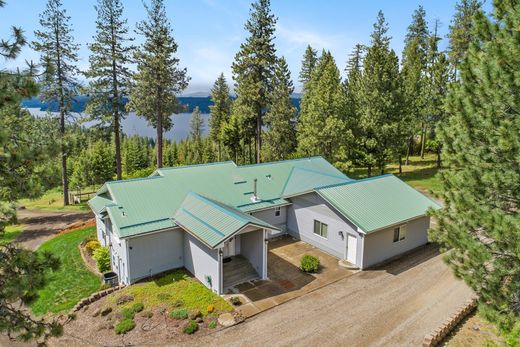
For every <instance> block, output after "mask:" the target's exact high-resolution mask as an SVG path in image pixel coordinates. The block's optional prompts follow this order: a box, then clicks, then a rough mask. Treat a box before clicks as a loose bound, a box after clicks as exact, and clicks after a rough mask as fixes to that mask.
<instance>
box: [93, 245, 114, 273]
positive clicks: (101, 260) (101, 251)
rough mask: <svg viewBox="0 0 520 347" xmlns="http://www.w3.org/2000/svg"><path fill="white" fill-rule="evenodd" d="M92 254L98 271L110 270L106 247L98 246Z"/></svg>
mask: <svg viewBox="0 0 520 347" xmlns="http://www.w3.org/2000/svg"><path fill="white" fill-rule="evenodd" d="M92 254H93V255H92V257H93V258H94V260H95V261H96V264H97V267H98V270H99V272H101V273H103V272H107V271H108V270H110V251H109V249H108V247H99V248H98V249H96V250H94V252H93V253H92Z"/></svg>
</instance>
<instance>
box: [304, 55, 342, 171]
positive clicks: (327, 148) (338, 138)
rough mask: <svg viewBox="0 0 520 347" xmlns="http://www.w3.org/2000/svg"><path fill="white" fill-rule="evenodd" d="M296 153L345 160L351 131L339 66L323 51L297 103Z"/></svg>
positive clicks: (331, 159) (332, 159)
mask: <svg viewBox="0 0 520 347" xmlns="http://www.w3.org/2000/svg"><path fill="white" fill-rule="evenodd" d="M300 109H301V111H300V118H299V124H298V134H297V137H298V152H299V153H300V154H301V155H305V156H310V155H323V156H324V157H325V158H326V159H328V160H330V161H346V159H347V158H346V148H347V144H348V141H349V140H350V139H351V132H350V130H349V129H347V128H346V122H345V97H344V93H343V88H342V85H341V78H340V74H339V70H338V67H337V66H336V63H335V61H334V58H333V57H332V55H331V54H330V52H326V51H323V52H322V54H321V57H320V58H319V60H318V63H317V65H316V69H315V70H314V72H313V73H312V77H311V80H310V81H309V83H308V84H307V88H306V91H305V94H304V95H303V97H302V100H301V102H300Z"/></svg>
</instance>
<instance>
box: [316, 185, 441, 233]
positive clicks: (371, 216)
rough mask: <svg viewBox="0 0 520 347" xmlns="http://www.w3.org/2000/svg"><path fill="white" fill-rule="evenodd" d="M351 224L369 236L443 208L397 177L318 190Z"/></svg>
mask: <svg viewBox="0 0 520 347" xmlns="http://www.w3.org/2000/svg"><path fill="white" fill-rule="evenodd" d="M316 191H317V192H318V194H319V195H321V196H322V197H323V198H324V199H325V200H327V201H328V202H329V203H330V204H331V205H332V206H334V208H335V209H336V210H338V211H339V212H340V213H341V214H343V215H344V216H345V217H346V218H347V219H348V220H350V221H351V222H352V223H354V224H355V225H356V226H358V227H359V228H361V230H362V231H364V232H366V233H370V232H372V231H376V230H379V229H381V228H384V227H387V226H390V225H395V224H398V223H400V222H404V221H406V220H410V219H413V218H416V217H419V216H422V215H424V214H425V213H426V211H427V210H428V209H429V208H434V209H438V208H440V207H441V206H440V205H439V204H437V203H436V202H434V201H433V200H431V199H429V198H428V197H426V196H425V195H423V194H421V193H420V192H418V191H417V190H415V189H413V188H412V187H410V186H409V185H408V184H406V183H405V182H403V181H401V180H400V179H399V178H397V177H395V176H394V175H384V176H378V177H373V178H368V179H363V180H358V181H351V182H348V183H343V184H337V185H331V186H327V187H322V188H319V189H316Z"/></svg>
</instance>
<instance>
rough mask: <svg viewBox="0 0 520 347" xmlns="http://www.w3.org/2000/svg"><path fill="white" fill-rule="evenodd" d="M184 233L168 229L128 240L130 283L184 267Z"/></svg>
mask: <svg viewBox="0 0 520 347" xmlns="http://www.w3.org/2000/svg"><path fill="white" fill-rule="evenodd" d="M183 234H184V231H183V230H182V229H169V230H165V231H161V232H157V233H151V234H145V235H142V236H139V237H133V238H130V239H128V253H129V254H130V282H131V283H133V282H135V281H137V280H139V279H141V278H144V277H147V276H150V275H154V274H157V273H160V272H163V271H166V270H170V269H175V268H179V267H182V266H183V265H184V260H183V256H184V251H183V247H184V240H183V239H184V235H183Z"/></svg>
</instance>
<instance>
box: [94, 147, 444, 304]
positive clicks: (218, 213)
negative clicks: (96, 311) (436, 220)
mask: <svg viewBox="0 0 520 347" xmlns="http://www.w3.org/2000/svg"><path fill="white" fill-rule="evenodd" d="M89 205H90V207H91V208H92V210H93V211H94V213H95V215H96V225H97V237H98V239H99V240H100V242H101V244H102V245H104V246H108V247H110V254H111V263H112V264H111V265H112V269H113V271H114V272H116V273H117V274H118V277H119V282H121V283H125V284H131V283H134V282H136V281H138V280H140V279H143V278H147V277H150V276H152V275H154V274H157V273H160V272H163V271H166V270H170V269H174V268H181V267H184V268H186V269H187V270H189V271H190V272H191V273H192V274H193V275H194V276H195V277H196V278H198V279H199V280H200V281H201V282H202V283H204V284H205V285H206V286H207V287H208V288H210V289H212V290H213V291H214V292H216V293H219V294H220V293H223V292H224V290H225V288H227V287H229V286H230V285H232V284H236V282H237V280H240V279H237V278H233V279H228V278H227V277H226V273H225V271H224V266H223V264H224V263H225V262H227V261H229V260H230V259H232V258H233V257H234V256H238V255H240V259H242V260H243V259H245V260H247V261H246V263H247V266H249V267H250V271H249V275H248V276H247V278H244V279H243V280H249V279H252V278H253V277H256V278H261V279H267V278H268V276H269V273H268V271H267V257H268V248H267V244H268V242H269V239H270V238H272V237H275V236H279V235H282V234H289V235H291V236H293V237H295V238H297V239H301V240H303V241H304V242H307V243H309V244H312V245H314V246H315V247H318V248H319V249H321V250H323V251H324V252H327V253H329V254H331V255H333V256H335V257H337V258H338V259H340V260H341V259H343V260H346V261H348V262H350V263H351V264H353V265H355V266H357V267H359V268H360V269H365V268H367V267H370V266H373V265H374V264H377V263H380V262H382V261H384V260H386V259H388V258H391V257H394V256H396V255H399V254H401V253H403V252H406V251H409V250H411V249H413V248H416V247H418V246H421V245H423V244H425V243H426V242H427V240H428V239H427V230H428V228H429V225H430V217H429V216H428V215H426V211H427V210H428V209H429V208H434V209H435V208H439V205H438V204H436V203H435V202H434V201H432V200H431V199H429V198H428V197H426V196H424V195H423V194H421V193H419V192H418V191H416V190H415V189H413V188H411V187H410V186H408V185H407V184H406V183H404V182H402V181H401V180H400V179H399V178H397V177H395V176H393V175H383V176H378V177H372V178H367V179H361V180H353V179H350V178H349V177H347V176H345V175H344V174H343V173H342V172H340V171H339V170H337V169H336V168H335V167H334V166H332V165H331V164H330V163H328V162H327V161H326V160H325V159H323V158H322V157H311V158H304V159H296V160H285V161H278V162H271V163H261V164H254V165H244V166H237V165H236V164H235V163H234V162H220V163H212V164H203V165H191V166H182V167H174V168H161V169H158V170H156V171H155V172H154V173H153V174H152V175H151V176H150V177H147V178H140V179H129V180H121V181H110V182H107V183H105V184H104V185H103V186H102V187H101V189H100V190H99V191H98V192H97V195H96V196H95V197H94V198H92V199H91V200H90V201H89ZM230 281H233V283H231V282H230Z"/></svg>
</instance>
